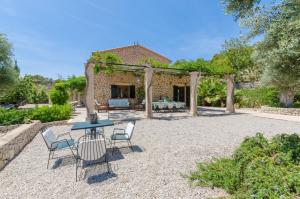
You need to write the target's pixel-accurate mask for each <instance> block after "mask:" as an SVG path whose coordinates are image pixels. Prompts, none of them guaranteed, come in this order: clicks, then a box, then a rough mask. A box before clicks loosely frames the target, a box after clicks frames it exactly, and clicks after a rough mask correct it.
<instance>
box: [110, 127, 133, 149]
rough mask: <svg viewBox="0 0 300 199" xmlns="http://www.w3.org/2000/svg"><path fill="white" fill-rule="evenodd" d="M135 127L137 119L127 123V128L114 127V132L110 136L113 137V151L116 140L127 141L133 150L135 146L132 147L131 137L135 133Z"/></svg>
mask: <svg viewBox="0 0 300 199" xmlns="http://www.w3.org/2000/svg"><path fill="white" fill-rule="evenodd" d="M134 127H135V121H130V122H129V123H128V124H127V127H126V129H123V128H114V130H113V134H112V135H111V137H110V138H111V143H112V148H113V150H112V153H113V152H114V149H115V146H116V142H127V143H128V146H129V147H130V148H131V150H132V151H133V147H132V144H131V138H132V135H133V131H134Z"/></svg>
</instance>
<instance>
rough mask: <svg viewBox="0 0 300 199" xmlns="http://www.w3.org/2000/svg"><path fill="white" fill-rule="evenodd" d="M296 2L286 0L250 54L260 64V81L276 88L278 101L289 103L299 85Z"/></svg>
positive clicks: (299, 20)
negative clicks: (261, 39) (261, 73)
mask: <svg viewBox="0 0 300 199" xmlns="http://www.w3.org/2000/svg"><path fill="white" fill-rule="evenodd" d="M299 38H300V2H299V3H296V1H292V0H291V1H286V2H285V3H284V4H283V5H282V6H281V14H280V15H279V16H277V19H276V21H273V23H272V24H271V25H270V28H269V29H268V30H267V31H266V36H265V39H264V40H263V41H262V42H261V43H259V45H258V46H257V48H256V52H255V54H254V57H255V58H256V60H257V62H258V63H260V64H261V65H262V66H264V74H263V78H262V82H263V83H264V84H268V85H270V84H271V85H274V86H276V87H277V88H278V89H279V90H280V101H281V102H282V103H283V104H284V106H286V107H290V106H292V104H293V100H294V95H295V92H296V91H297V90H299V88H300V42H299Z"/></svg>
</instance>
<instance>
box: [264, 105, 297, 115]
mask: <svg viewBox="0 0 300 199" xmlns="http://www.w3.org/2000/svg"><path fill="white" fill-rule="evenodd" d="M260 112H263V113H273V114H282V115H295V116H300V108H276V107H268V106H262V107H261V109H260Z"/></svg>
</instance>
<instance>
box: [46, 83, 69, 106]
mask: <svg viewBox="0 0 300 199" xmlns="http://www.w3.org/2000/svg"><path fill="white" fill-rule="evenodd" d="M49 95H50V99H51V102H52V103H53V104H59V105H63V104H66V103H67V101H68V99H69V84H68V83H67V82H65V81H58V82H56V83H55V84H54V86H53V88H52V89H51V90H50V92H49Z"/></svg>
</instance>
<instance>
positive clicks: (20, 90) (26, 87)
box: [0, 78, 34, 104]
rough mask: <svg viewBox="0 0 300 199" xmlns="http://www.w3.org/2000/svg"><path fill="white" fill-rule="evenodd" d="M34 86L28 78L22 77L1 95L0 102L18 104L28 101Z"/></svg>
mask: <svg viewBox="0 0 300 199" xmlns="http://www.w3.org/2000/svg"><path fill="white" fill-rule="evenodd" d="M33 91H34V86H33V83H32V81H31V79H29V78H23V79H22V80H20V81H19V82H18V83H17V84H16V85H15V86H13V87H12V88H11V89H8V90H7V92H6V93H5V95H4V96H2V97H1V99H0V103H11V104H20V103H21V102H30V100H31V98H32V94H33Z"/></svg>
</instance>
